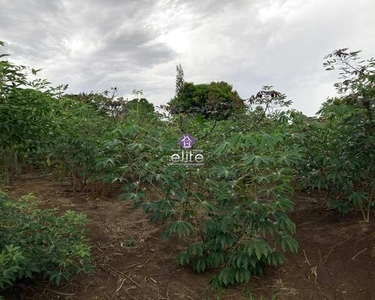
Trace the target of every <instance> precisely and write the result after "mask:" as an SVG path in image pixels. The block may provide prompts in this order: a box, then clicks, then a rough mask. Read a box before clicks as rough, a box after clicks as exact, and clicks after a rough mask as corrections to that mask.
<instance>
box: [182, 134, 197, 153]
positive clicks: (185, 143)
mask: <svg viewBox="0 0 375 300" xmlns="http://www.w3.org/2000/svg"><path fill="white" fill-rule="evenodd" d="M178 143H179V144H180V146H181V147H182V148H184V149H190V148H191V147H193V145H194V144H195V143H196V140H195V139H194V138H193V137H192V136H191V135H190V134H188V133H185V134H184V135H183V136H182V137H181V138H180V139H179V140H178Z"/></svg>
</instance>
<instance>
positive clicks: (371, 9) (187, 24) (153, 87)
mask: <svg viewBox="0 0 375 300" xmlns="http://www.w3.org/2000/svg"><path fill="white" fill-rule="evenodd" d="M0 40H3V41H4V42H5V43H6V48H5V49H4V51H6V52H7V53H10V54H11V55H12V57H11V58H12V59H13V60H14V61H15V62H18V63H22V64H26V65H29V66H31V67H34V68H43V71H42V72H41V73H40V76H41V77H43V78H47V79H49V80H50V81H51V82H52V83H53V84H54V85H58V84H69V90H68V92H81V91H87V92H89V91H92V90H93V91H99V92H100V91H104V90H105V89H109V88H110V87H113V86H116V87H117V88H118V89H119V91H120V93H121V94H122V95H125V96H131V95H130V94H131V91H132V90H133V89H143V91H144V95H145V96H146V97H147V98H148V99H149V100H150V101H151V102H153V103H154V104H156V105H158V104H163V103H166V102H168V101H169V100H170V99H171V98H172V97H173V95H174V90H175V75H176V64H178V63H181V64H182V67H183V69H184V72H185V80H186V81H191V82H194V83H209V82H211V81H222V80H223V81H227V82H229V83H230V84H232V85H233V87H234V89H235V90H237V91H238V92H239V94H240V96H241V97H243V98H248V97H250V96H251V95H252V94H255V93H257V92H258V91H259V90H260V89H261V87H262V86H263V85H273V86H274V88H275V89H276V90H278V91H280V92H283V93H285V94H286V95H287V96H288V98H289V99H291V100H293V102H294V104H293V106H294V107H295V108H296V109H298V110H302V111H303V112H304V113H306V114H309V115H313V114H314V113H315V112H316V111H317V110H318V109H319V107H320V104H321V103H322V102H323V101H325V100H326V99H327V97H328V96H333V95H335V91H334V89H333V87H332V85H333V83H334V82H335V80H336V78H337V73H333V72H327V71H324V68H323V66H322V63H323V57H324V56H325V55H326V54H328V53H329V52H331V51H333V50H335V49H338V48H343V47H349V48H350V49H351V50H359V49H361V50H363V53H362V56H363V57H364V58H370V57H372V56H375V1H374V0H329V1H328V0H290V1H288V0H232V1H228V0H225V1H224V0H83V1H82V0H34V1H31V0H0ZM4 51H2V52H4Z"/></svg>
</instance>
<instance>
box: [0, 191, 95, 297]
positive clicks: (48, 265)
mask: <svg viewBox="0 0 375 300" xmlns="http://www.w3.org/2000/svg"><path fill="white" fill-rule="evenodd" d="M85 224H86V218H85V216H84V215H82V214H77V213H75V212H73V211H67V212H65V213H64V214H63V215H60V216H59V215H57V210H56V209H48V210H47V209H46V210H41V209H39V208H38V207H37V202H36V199H35V198H34V197H32V196H26V197H23V198H21V199H20V200H18V201H11V200H10V199H8V198H7V197H6V196H5V195H4V194H0V274H1V276H0V290H2V289H4V288H5V287H8V286H11V285H13V284H14V283H15V282H16V281H17V280H19V279H23V278H33V277H34V276H35V275H36V274H42V275H43V276H44V277H47V278H48V279H49V280H50V281H52V282H54V283H56V284H57V285H58V284H59V283H60V282H61V281H62V280H69V279H71V278H73V277H74V276H75V274H77V273H80V272H86V273H87V272H89V271H91V270H92V266H91V263H90V247H89V245H88V241H87V239H86V238H85V236H84V231H83V229H82V228H83V226H84V225H85Z"/></svg>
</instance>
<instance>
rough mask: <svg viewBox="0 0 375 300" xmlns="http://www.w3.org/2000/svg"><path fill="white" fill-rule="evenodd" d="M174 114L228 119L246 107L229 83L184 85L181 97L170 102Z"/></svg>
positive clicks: (188, 83)
mask: <svg viewBox="0 0 375 300" xmlns="http://www.w3.org/2000/svg"><path fill="white" fill-rule="evenodd" d="M169 105H170V112H171V113H172V114H178V113H184V114H194V113H195V114H200V115H202V116H204V117H205V118H210V117H212V118H227V117H228V116H230V115H231V114H233V113H234V112H238V111H243V110H244V109H245V105H244V103H243V100H242V99H241V98H240V96H239V95H238V93H237V92H236V91H234V90H233V87H232V86H231V85H229V84H228V83H226V82H224V81H221V82H211V83H210V84H194V83H190V82H186V83H184V84H183V86H182V88H181V90H180V92H179V95H178V96H176V97H174V98H173V99H172V100H171V101H170V102H169Z"/></svg>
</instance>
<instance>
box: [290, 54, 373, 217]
mask: <svg viewBox="0 0 375 300" xmlns="http://www.w3.org/2000/svg"><path fill="white" fill-rule="evenodd" d="M358 53H359V52H358V51H355V52H349V51H348V49H340V50H337V51H334V52H333V53H332V54H330V55H328V56H327V58H328V61H327V62H326V63H325V66H326V67H327V69H329V70H333V69H335V68H338V69H339V70H340V78H341V79H342V81H341V82H338V83H336V84H335V86H336V88H337V90H338V92H339V93H340V94H341V97H339V98H333V99H330V100H328V101H327V102H326V103H324V104H323V107H322V109H321V110H320V111H319V118H309V119H308V118H302V119H299V121H297V122H296V123H295V125H296V127H297V128H298V131H299V132H302V133H303V134H302V135H300V137H301V139H300V140H299V141H298V143H300V144H301V145H302V146H303V147H304V148H305V160H304V161H303V163H302V164H301V166H300V170H301V171H302V172H301V182H302V183H303V185H304V186H305V187H311V188H317V189H321V190H325V191H326V195H327V197H326V204H327V206H328V207H329V208H333V209H337V210H338V211H340V212H341V213H347V212H349V211H350V210H353V209H357V210H359V211H360V212H361V213H362V217H363V220H364V221H366V222H369V219H370V211H371V209H372V207H373V206H374V200H375V123H374V115H373V114H374V110H375V60H374V59H370V60H369V61H368V62H367V63H366V62H365V61H358V60H359V57H358Z"/></svg>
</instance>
